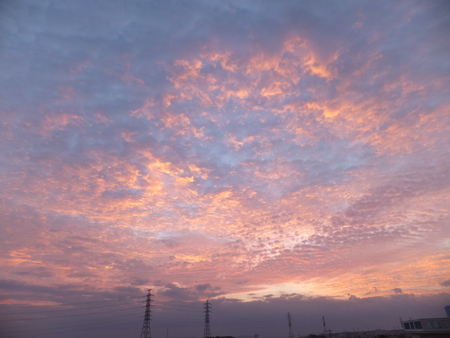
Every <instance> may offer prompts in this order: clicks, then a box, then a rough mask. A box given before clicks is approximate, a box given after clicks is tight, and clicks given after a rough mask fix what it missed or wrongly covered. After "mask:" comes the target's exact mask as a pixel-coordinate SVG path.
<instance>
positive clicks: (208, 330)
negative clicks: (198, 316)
mask: <svg viewBox="0 0 450 338" xmlns="http://www.w3.org/2000/svg"><path fill="white" fill-rule="evenodd" d="M210 310H211V304H209V300H207V301H206V303H205V330H204V331H203V338H211V327H210V326H209V312H210Z"/></svg>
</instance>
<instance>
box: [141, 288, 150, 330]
mask: <svg viewBox="0 0 450 338" xmlns="http://www.w3.org/2000/svg"><path fill="white" fill-rule="evenodd" d="M151 291H152V290H151V289H149V290H148V293H147V301H146V302H145V315H144V324H143V325H142V331H141V338H151V336H152V335H151V333H150V317H151V315H150V314H151V312H152V311H151V306H152V294H151Z"/></svg>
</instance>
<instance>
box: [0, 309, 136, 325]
mask: <svg viewBox="0 0 450 338" xmlns="http://www.w3.org/2000/svg"><path fill="white" fill-rule="evenodd" d="M142 307H143V306H137V307H131V308H125V309H115V310H110V311H98V312H90V313H77V314H70V315H62V316H52V317H28V318H20V319H0V322H10V321H22V320H38V319H45V318H62V317H76V316H86V315H94V314H98V313H109V312H117V311H123V310H132V309H139V308H142Z"/></svg>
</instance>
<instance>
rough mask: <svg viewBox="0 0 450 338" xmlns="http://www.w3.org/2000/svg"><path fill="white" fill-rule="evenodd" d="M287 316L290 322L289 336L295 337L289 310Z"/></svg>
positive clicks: (290, 337)
mask: <svg viewBox="0 0 450 338" xmlns="http://www.w3.org/2000/svg"><path fill="white" fill-rule="evenodd" d="M287 318H288V324H289V338H294V332H292V323H291V314H290V312H288V315H287Z"/></svg>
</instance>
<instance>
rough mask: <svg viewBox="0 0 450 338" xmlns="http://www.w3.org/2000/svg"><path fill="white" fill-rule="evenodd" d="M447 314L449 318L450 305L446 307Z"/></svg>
mask: <svg viewBox="0 0 450 338" xmlns="http://www.w3.org/2000/svg"><path fill="white" fill-rule="evenodd" d="M445 314H446V315H447V317H450V305H447V306H446V307H445Z"/></svg>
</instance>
